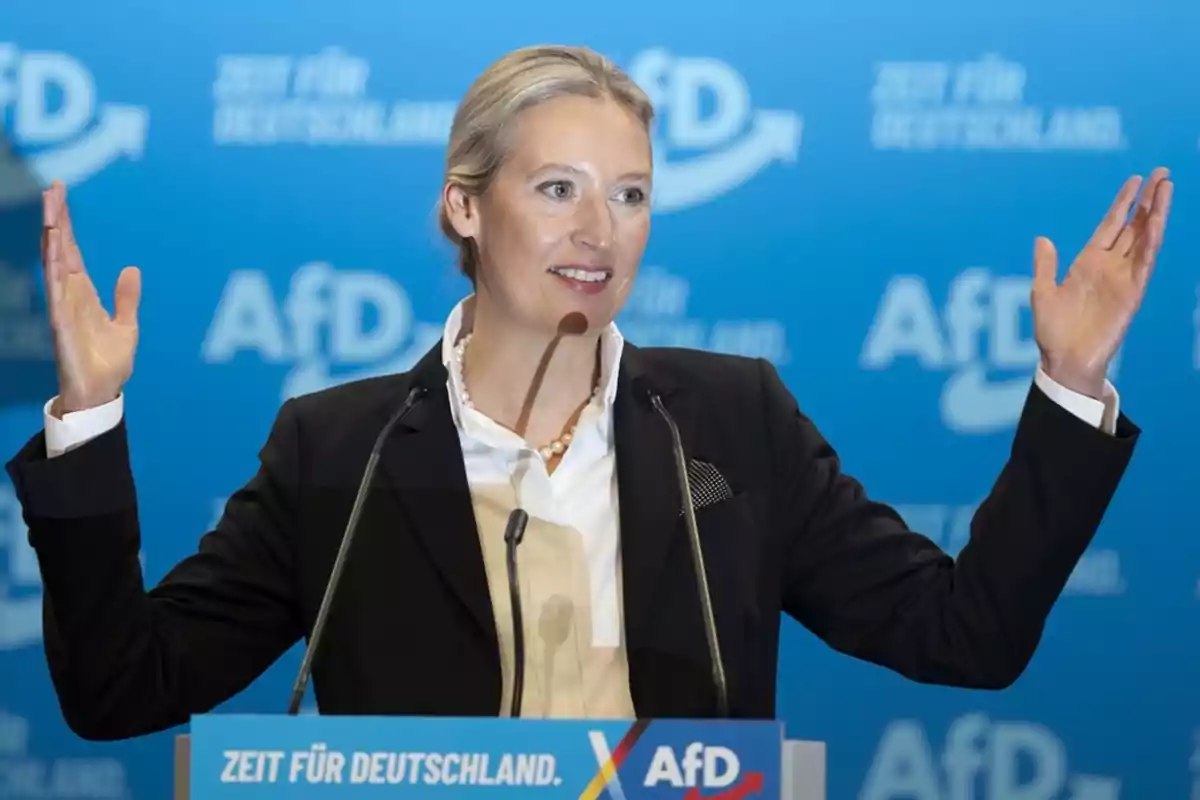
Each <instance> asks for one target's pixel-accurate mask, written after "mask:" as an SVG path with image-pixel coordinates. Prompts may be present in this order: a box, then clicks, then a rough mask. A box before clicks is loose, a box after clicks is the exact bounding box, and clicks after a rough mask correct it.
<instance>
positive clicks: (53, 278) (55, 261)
mask: <svg viewBox="0 0 1200 800" xmlns="http://www.w3.org/2000/svg"><path fill="white" fill-rule="evenodd" d="M60 237H61V234H60V233H59V231H58V229H57V228H51V229H49V230H48V231H47V232H46V262H45V269H44V270H43V271H42V272H43V276H44V280H45V284H46V306H47V308H46V311H47V313H48V314H49V316H50V324H51V325H52V326H55V327H57V324H58V322H59V320H60V319H61V317H62V306H63V293H64V287H63V275H62V267H61V264H60V263H59V261H60V258H59V253H60V252H61V251H62V243H61V242H60Z"/></svg>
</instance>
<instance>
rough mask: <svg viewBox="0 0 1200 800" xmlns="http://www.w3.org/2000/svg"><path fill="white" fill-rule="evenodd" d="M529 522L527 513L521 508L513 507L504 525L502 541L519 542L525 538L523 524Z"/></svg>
mask: <svg viewBox="0 0 1200 800" xmlns="http://www.w3.org/2000/svg"><path fill="white" fill-rule="evenodd" d="M528 524H529V514H528V513H527V512H526V511H525V509H523V508H514V509H513V510H512V513H510V514H509V515H508V524H507V525H505V526H504V541H506V542H508V543H509V544H520V543H521V540H522V539H524V538H525V526H526V525H528Z"/></svg>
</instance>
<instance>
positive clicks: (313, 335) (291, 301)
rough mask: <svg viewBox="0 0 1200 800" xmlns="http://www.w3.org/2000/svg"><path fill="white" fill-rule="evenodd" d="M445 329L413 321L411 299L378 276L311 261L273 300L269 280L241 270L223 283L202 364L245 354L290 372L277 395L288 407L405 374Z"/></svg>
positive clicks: (214, 362)
mask: <svg viewBox="0 0 1200 800" xmlns="http://www.w3.org/2000/svg"><path fill="white" fill-rule="evenodd" d="M442 327H443V326H442V324H441V323H425V322H418V321H417V320H415V319H414V316H413V309H412V302H411V300H410V299H409V296H408V292H406V291H405V290H404V287H403V286H401V285H400V284H398V283H396V282H395V281H393V280H392V279H391V278H389V277H388V276H386V275H383V274H381V273H377V272H367V271H354V270H338V269H335V268H334V267H333V266H332V265H331V264H328V263H325V262H320V261H314V262H311V263H308V264H304V265H303V266H301V267H300V268H299V269H298V270H297V271H296V272H295V273H294V274H293V275H292V278H291V282H290V284H289V286H288V291H287V294H286V296H285V297H284V298H283V299H282V300H277V299H276V298H275V294H274V292H273V291H272V289H271V285H270V282H269V281H268V279H267V275H266V273H264V272H262V271H260V270H239V271H236V272H234V273H232V274H231V275H230V276H229V280H228V281H227V282H226V284H225V289H224V292H223V293H222V295H221V300H220V303H219V304H218V306H217V310H216V313H215V314H213V318H212V322H211V324H210V325H209V328H208V332H207V333H206V335H205V337H204V343H203V345H202V348H201V358H202V359H203V361H204V362H205V363H208V364H225V363H229V362H231V361H233V360H234V358H235V357H236V356H238V354H240V353H249V354H251V355H253V356H254V357H256V358H258V359H260V360H261V361H262V362H263V363H267V364H285V365H289V366H290V370H289V371H288V373H287V375H286V376H285V377H284V379H283V385H282V387H281V390H280V399H281V400H286V399H287V398H289V397H295V396H297V395H302V394H309V393H311V392H316V391H320V390H322V389H327V388H329V387H332V386H334V385H337V384H340V383H345V382H349V381H354V380H358V379H361V378H370V377H374V376H378V375H388V374H392V373H396V372H404V371H407V370H409V369H411V368H412V366H413V365H414V364H415V363H416V362H417V361H418V360H419V359H420V358H421V356H423V355H424V354H425V353H426V352H427V351H428V350H429V348H431V347H432V346H433V345H434V344H435V343H436V342H437V341H438V339H440V338H441V335H442ZM338 367H352V368H353V369H352V370H350V371H347V370H338V369H335V368H338Z"/></svg>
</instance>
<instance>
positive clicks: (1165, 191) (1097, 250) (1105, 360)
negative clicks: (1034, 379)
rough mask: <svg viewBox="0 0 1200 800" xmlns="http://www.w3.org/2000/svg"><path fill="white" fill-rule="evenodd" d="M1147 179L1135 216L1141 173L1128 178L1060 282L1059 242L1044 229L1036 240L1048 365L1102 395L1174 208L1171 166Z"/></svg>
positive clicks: (1038, 328) (1079, 387) (1038, 330)
mask: <svg viewBox="0 0 1200 800" xmlns="http://www.w3.org/2000/svg"><path fill="white" fill-rule="evenodd" d="M1145 184H1146V189H1145V191H1144V192H1142V197H1141V201H1140V202H1138V204H1137V210H1136V211H1135V212H1134V215H1133V219H1132V220H1129V211H1130V208H1131V207H1132V206H1133V204H1134V201H1135V200H1136V199H1137V196H1138V189H1139V188H1140V187H1141V185H1142V179H1141V177H1138V176H1135V177H1132V178H1130V179H1129V180H1128V181H1126V182H1125V185H1124V186H1123V187H1122V188H1121V191H1120V192H1118V193H1117V197H1116V199H1115V200H1114V201H1113V204H1112V206H1111V207H1110V208H1109V209H1108V213H1107V214H1106V215H1105V217H1104V219H1103V220H1101V222H1100V225H1099V226H1098V227H1097V228H1096V231H1095V233H1093V234H1092V238H1091V239H1090V240H1089V241H1088V243H1087V245H1086V246H1085V247H1084V248H1083V250H1082V251H1081V252H1080V253H1079V255H1078V256H1077V257H1076V259H1075V262H1074V263H1073V264H1072V265H1071V268H1070V270H1068V272H1067V276H1066V278H1065V279H1064V280H1063V282H1062V283H1061V284H1060V283H1059V282H1058V254H1057V252H1056V250H1055V247H1054V244H1053V243H1052V242H1051V241H1050V240H1049V239H1047V238H1045V237H1038V239H1037V241H1036V242H1035V244H1034V256H1033V264H1034V276H1033V296H1032V305H1033V328H1034V338H1035V339H1036V340H1037V344H1038V348H1039V349H1040V350H1041V353H1042V369H1043V370H1045V372H1046V374H1047V375H1049V376H1050V377H1051V378H1052V379H1054V380H1055V381H1057V382H1058V383H1060V384H1062V385H1063V386H1065V387H1066V388H1068V389H1071V390H1073V391H1075V392H1078V393H1080V394H1084V395H1087V396H1089V397H1094V398H1097V399H1099V398H1100V396H1101V394H1102V392H1103V391H1104V383H1105V375H1106V373H1107V371H1108V364H1109V362H1110V361H1111V360H1112V358H1113V356H1114V355H1116V352H1117V350H1118V348H1120V346H1121V341H1122V340H1123V339H1124V337H1125V332H1126V330H1128V328H1129V323H1130V321H1131V320H1132V319H1133V315H1134V313H1135V312H1136V311H1137V309H1138V307H1139V306H1140V305H1141V302H1142V296H1143V295H1144V294H1145V291H1146V283H1147V281H1149V279H1150V273H1151V272H1153V270H1154V263H1155V260H1156V259H1157V257H1158V251H1159V248H1161V247H1162V241H1163V231H1164V230H1165V228H1166V225H1167V214H1168V212H1169V211H1170V208H1171V193H1172V191H1173V189H1174V185H1173V184H1172V183H1171V181H1169V180H1167V170H1165V169H1163V168H1159V169H1156V170H1154V171H1153V172H1152V173H1151V174H1150V177H1149V179H1147V180H1146V182H1145ZM1127 220H1128V221H1127Z"/></svg>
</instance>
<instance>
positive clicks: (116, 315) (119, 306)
mask: <svg viewBox="0 0 1200 800" xmlns="http://www.w3.org/2000/svg"><path fill="white" fill-rule="evenodd" d="M141 298H142V274H141V272H140V271H139V270H138V268H137V267H126V268H125V269H123V270H121V274H120V275H118V276H117V289H116V293H115V296H114V298H113V319H114V320H115V321H116V322H119V323H120V324H122V325H135V324H137V310H138V302H139V301H140V300H141Z"/></svg>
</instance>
